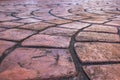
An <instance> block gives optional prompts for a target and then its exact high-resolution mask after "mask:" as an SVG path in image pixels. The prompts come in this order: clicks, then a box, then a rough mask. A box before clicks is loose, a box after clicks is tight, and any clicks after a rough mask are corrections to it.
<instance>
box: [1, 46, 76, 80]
mask: <svg viewBox="0 0 120 80" xmlns="http://www.w3.org/2000/svg"><path fill="white" fill-rule="evenodd" d="M0 72H1V73H0V79H3V80H14V79H17V78H18V79H20V80H25V79H35V78H36V79H41V80H43V79H49V78H53V79H55V78H61V77H69V76H75V75H76V71H75V67H74V65H73V61H72V58H71V56H70V53H69V51H68V50H66V49H60V50H59V49H41V48H40V49H33V48H18V49H16V50H15V51H14V52H12V53H11V55H9V56H8V57H6V59H5V60H4V61H3V62H2V64H1V66H0ZM10 74H11V75H10Z"/></svg>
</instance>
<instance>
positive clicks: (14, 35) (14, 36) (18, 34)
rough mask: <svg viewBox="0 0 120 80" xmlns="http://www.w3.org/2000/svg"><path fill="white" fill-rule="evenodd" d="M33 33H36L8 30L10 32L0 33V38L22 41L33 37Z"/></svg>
mask: <svg viewBox="0 0 120 80" xmlns="http://www.w3.org/2000/svg"><path fill="white" fill-rule="evenodd" d="M33 33H34V32H33V31H30V30H23V29H8V30H5V31H2V32H0V38H1V39H8V40H17V41H20V40H22V39H24V38H26V37H28V36H30V35H32V34H33Z"/></svg>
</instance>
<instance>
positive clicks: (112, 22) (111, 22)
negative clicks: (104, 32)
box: [106, 20, 120, 26]
mask: <svg viewBox="0 0 120 80" xmlns="http://www.w3.org/2000/svg"><path fill="white" fill-rule="evenodd" d="M106 24H107V25H114V26H120V20H116V21H110V22H107V23H106Z"/></svg>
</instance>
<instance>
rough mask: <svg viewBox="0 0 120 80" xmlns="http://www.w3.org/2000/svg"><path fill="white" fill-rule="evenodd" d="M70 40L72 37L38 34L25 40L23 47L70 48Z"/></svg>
mask: <svg viewBox="0 0 120 80" xmlns="http://www.w3.org/2000/svg"><path fill="white" fill-rule="evenodd" d="M70 40H71V39H70V37H64V36H52V35H44V34H37V35H34V36H32V37H30V38H28V39H27V40H25V41H24V42H23V43H22V45H23V46H50V47H63V48H68V47H69V43H70Z"/></svg>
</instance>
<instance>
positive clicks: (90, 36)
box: [76, 32, 120, 42]
mask: <svg viewBox="0 0 120 80" xmlns="http://www.w3.org/2000/svg"><path fill="white" fill-rule="evenodd" d="M76 40H77V41H106V42H120V38H119V35H117V34H108V33H97V32H80V33H79V34H78V35H77V37H76Z"/></svg>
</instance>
